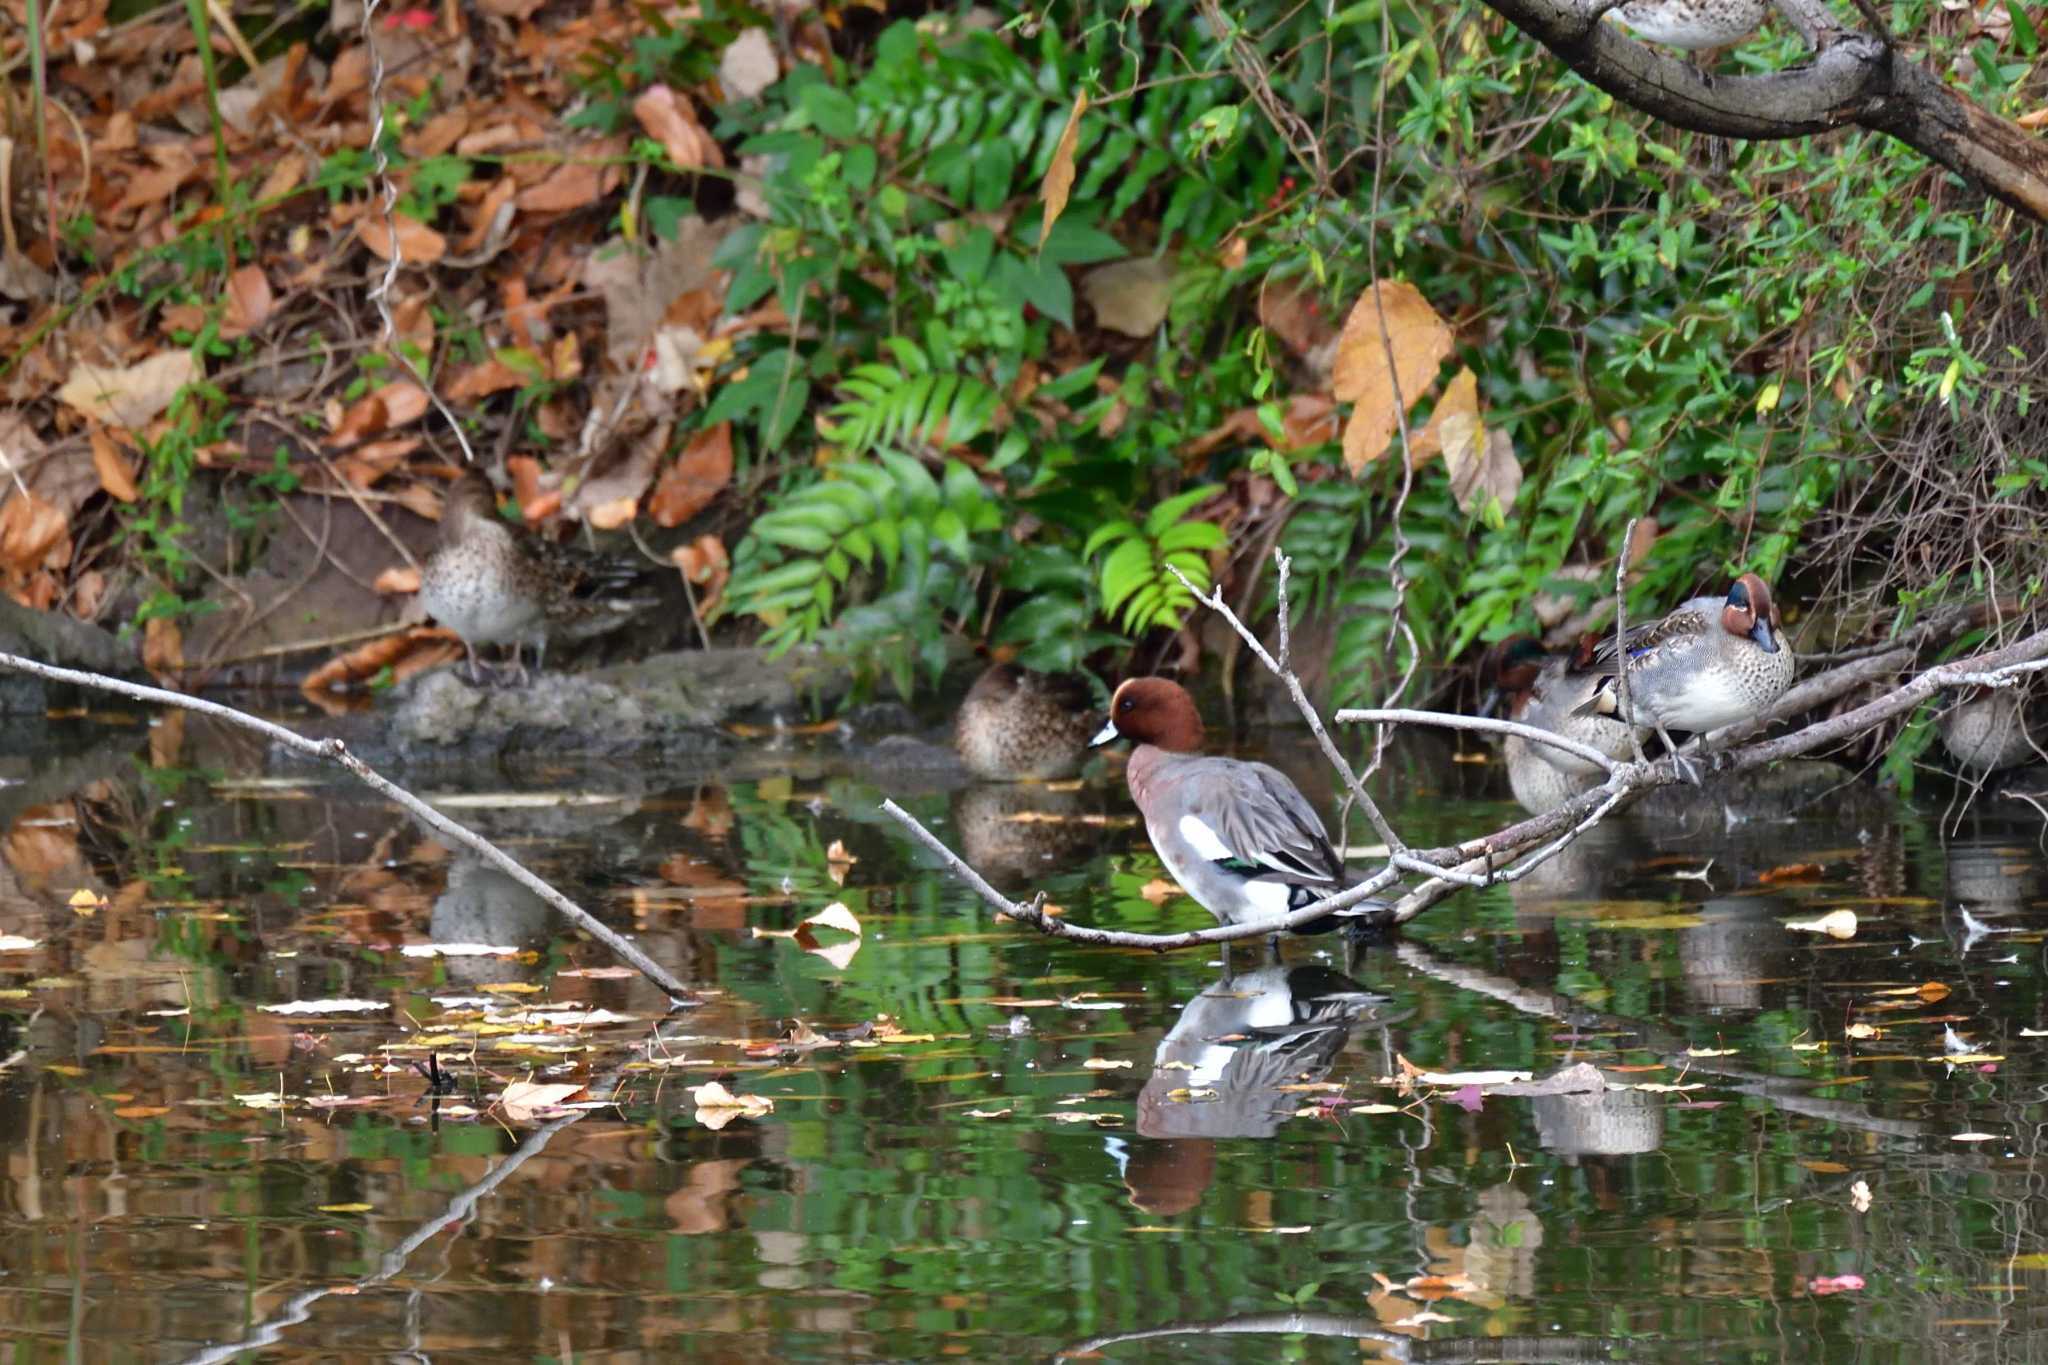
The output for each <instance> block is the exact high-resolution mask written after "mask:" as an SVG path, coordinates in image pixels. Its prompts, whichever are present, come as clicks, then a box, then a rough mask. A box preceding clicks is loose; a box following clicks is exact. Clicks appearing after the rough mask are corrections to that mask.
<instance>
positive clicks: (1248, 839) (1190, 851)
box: [1095, 678, 1383, 934]
mask: <svg viewBox="0 0 2048 1365" xmlns="http://www.w3.org/2000/svg"><path fill="white" fill-rule="evenodd" d="M1119 738H1122V739H1131V740H1136V741H1137V744H1138V747H1137V748H1136V749H1135V750H1134V751H1133V752H1132V754H1131V760H1130V764H1129V766H1128V767H1127V768H1126V769H1125V779H1126V780H1127V781H1128V782H1129V783H1130V788H1131V798H1132V799H1133V800H1134V801H1136V802H1137V803H1138V810H1139V813H1140V814H1142V815H1143V816H1144V817H1145V832H1146V833H1147V834H1148V835H1150V836H1151V839H1152V849H1153V851H1154V852H1155V853H1157V854H1158V855H1159V861H1160V862H1161V863H1163V864H1165V866H1166V871H1167V873H1168V874H1169V875H1170V876H1172V878H1173V879H1174V880H1175V881H1177V882H1179V883H1180V885H1181V889H1183V890H1184V891H1186V892H1187V893H1188V894H1189V895H1190V896H1192V897H1194V898H1195V900H1196V901H1197V902H1199V903H1200V904H1201V906H1202V907H1203V908H1204V909H1206V910H1207V911H1208V912H1209V913H1210V914H1212V915H1214V916H1215V917H1216V922H1217V923H1219V924H1250V923H1254V922H1256V921H1259V920H1266V919H1274V918H1277V917H1278V916H1281V915H1285V914H1287V913H1289V912H1290V911H1294V910H1299V909H1301V908H1303V907H1304V906H1308V905H1312V904H1314V903H1315V902H1316V901H1319V900H1321V899H1323V898H1324V897H1325V896H1329V895H1333V894H1335V893H1336V892H1338V891H1341V890H1343V889H1344V888H1345V887H1347V886H1349V885H1350V884H1351V881H1352V878H1351V875H1350V874H1349V872H1347V871H1346V869H1345V867H1344V862H1343V859H1341V858H1339V857H1338V856H1337V852H1336V850H1335V849H1333V848H1332V847H1331V846H1330V837H1329V835H1328V834H1327V833H1325V832H1324V829H1323V821H1322V817H1321V816H1319V815H1318V814H1316V810H1315V807H1314V806H1311V805H1310V804H1309V802H1308V798H1307V797H1305V796H1303V795H1302V794H1301V792H1300V790H1299V789H1298V788H1297V787H1296V786H1295V785H1294V784H1293V783H1292V782H1290V781H1288V779H1287V777H1286V775H1285V774H1283V773H1282V772H1280V770H1279V769H1277V768H1273V767H1270V766H1268V765H1267V764H1264V763H1253V762H1248V761H1246V760H1243V759H1236V758H1222V757H1215V756H1208V755H1204V754H1202V753H1201V752H1200V749H1201V746H1202V717H1201V713H1200V712H1199V711H1197V710H1196V709H1195V702H1194V698H1192V697H1190V696H1189V695H1188V694H1187V691H1186V689H1185V688H1183V687H1181V686H1180V685H1179V684H1178V683H1175V682H1171V681H1169V680H1167V679H1165V678H1132V679H1130V680H1128V681H1126V682H1125V683H1124V684H1123V685H1122V686H1121V687H1119V688H1117V690H1116V695H1115V696H1114V697H1112V698H1111V699H1110V703H1109V720H1108V722H1107V723H1106V724H1105V725H1104V726H1103V727H1102V729H1101V731H1100V732H1099V733H1098V734H1097V735H1096V736H1095V743H1097V744H1107V743H1110V742H1111V741H1112V740H1116V739H1119ZM1382 908H1383V907H1381V906H1378V905H1374V904H1371V903H1361V904H1360V905H1358V906H1354V907H1350V908H1349V909H1346V910H1339V911H1335V912H1333V913H1332V914H1330V915H1327V916H1324V917H1323V918H1320V919H1316V920H1312V921H1310V922H1309V923H1307V924H1303V925H1297V926H1296V927H1295V928H1294V930H1293V932H1295V933H1297V934H1303V933H1307V934H1316V933H1324V932H1326V931H1328V930H1331V929H1334V928H1336V927H1337V926H1338V925H1339V924H1341V923H1343V922H1345V921H1346V920H1355V919H1358V918H1361V917H1363V916H1367V915H1371V914H1373V913H1375V912H1376V911H1378V910H1380V909H1382Z"/></svg>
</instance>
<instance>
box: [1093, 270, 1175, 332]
mask: <svg viewBox="0 0 2048 1365" xmlns="http://www.w3.org/2000/svg"><path fill="white" fill-rule="evenodd" d="M1081 295H1082V297H1084V298H1086V299H1087V300H1088V306H1089V307H1090V308H1092V309H1094V310H1095V321H1096V324H1097V325H1098V326H1102V327H1107V328H1108V329H1109V330H1110V331H1112V332H1121V333H1123V335H1125V336H1127V337H1148V336H1151V335H1152V334H1153V333H1154V332H1156V331H1158V330H1159V324H1160V323H1162V322H1165V321H1166V310H1167V306H1168V305H1169V304H1171V303H1172V302H1173V267H1172V266H1170V265H1168V264H1167V263H1166V262H1165V261H1162V260H1160V259H1159V258H1158V257H1156V256H1140V257H1138V258H1136V259H1134V260H1128V261H1111V262H1110V263H1109V264H1108V265H1101V266H1097V267H1096V268H1095V269H1093V270H1091V271H1089V272H1088V273H1087V274H1086V275H1083V276H1082V277H1081Z"/></svg>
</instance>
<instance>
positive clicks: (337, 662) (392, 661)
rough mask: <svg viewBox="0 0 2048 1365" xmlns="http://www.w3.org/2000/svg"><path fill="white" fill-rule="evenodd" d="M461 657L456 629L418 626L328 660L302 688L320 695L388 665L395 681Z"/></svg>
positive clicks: (364, 679) (373, 674) (366, 678)
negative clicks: (455, 633) (447, 629)
mask: <svg viewBox="0 0 2048 1365" xmlns="http://www.w3.org/2000/svg"><path fill="white" fill-rule="evenodd" d="M462 656H463V651H462V641H461V640H459V639H457V638H456V637H455V635H454V634H453V632H450V631H446V630H441V629H439V628H435V627H427V626H415V627H413V628H412V629H411V630H402V631H398V632H396V633H395V634H391V635H385V636H380V637H379V638H377V639H375V640H371V641H370V642H369V643H367V644H362V645H358V646H356V647H355V648H354V649H352V650H349V651H348V652H347V653H345V654H340V655H337V656H335V657H334V658H332V659H329V660H328V661H327V662H326V663H324V664H322V665H320V667H318V668H316V669H314V670H313V671H312V672H311V673H308V674H307V675H306V679H305V681H304V682H302V683H300V684H299V690H300V691H302V692H304V693H305V694H306V695H308V696H319V695H321V694H324V693H327V692H332V691H335V690H337V689H340V688H342V687H345V686H347V685H349V684H351V683H364V682H368V681H369V680H371V679H373V678H375V677H377V676H378V675H380V674H381V673H383V672H384V670H385V669H387V668H388V669H390V670H391V678H392V680H393V681H394V682H397V681H402V680H404V679H406V678H410V677H412V676H413V675H414V674H417V673H424V672H425V671H426V670H428V669H430V668H439V667H440V666H441V665H442V664H446V663H453V662H455V661H456V660H457V659H460V658H461V657H462Z"/></svg>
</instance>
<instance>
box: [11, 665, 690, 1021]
mask: <svg viewBox="0 0 2048 1365" xmlns="http://www.w3.org/2000/svg"><path fill="white" fill-rule="evenodd" d="M0 669H6V670H9V671H11V672H15V673H27V674H29V675H30V676H32V677H37V678H44V679H47V680H48V681H50V682H59V683H67V684H69V685H70V686H73V687H87V688H91V689H93V690H94V691H98V692H112V693H114V694H115V695H117V696H122V697H128V698H130V699H132V700H134V701H139V702H147V703H149V704H150V705H152V706H175V707H178V708H179V709H180V710H185V711H197V712H198V713H199V714H200V715H203V716H212V717H213V718H214V719H216V720H224V721H227V722H228V723H229V724H231V725H239V726H241V727H242V728H243V729H245V730H253V731H255V732H256V733H257V734H259V735H262V736H263V737H265V738H266V739H269V740H270V741H272V742H273V743H276V744H281V745H283V746H284V747H285V748H287V749H291V750H293V751H295V752H297V753H301V754H304V755H305V756H306V757H308V758H317V759H323V760H325V761H326V762H329V763H337V764H340V765H341V766H342V767H343V768H346V769H347V770H348V771H349V772H350V773H351V774H353V775H354V776H355V778H356V780H357V781H359V782H361V783H362V784H363V785H364V786H366V787H368V788H369V789H370V790H371V791H374V792H376V793H377V794H378V795H379V796H382V797H383V798H384V799H385V800H387V801H390V802H392V803H393V804H395V805H397V806H399V807H401V808H403V809H404V810H405V811H406V813H407V814H409V815H411V816H412V817H413V818H414V819H416V820H418V821H419V822H420V823H421V824H423V825H425V826H426V827H427V828H429V829H431V830H433V831H434V832H435V833H436V834H441V835H446V836H447V837H448V838H450V839H453V840H454V841H455V842H456V843H458V844H460V845H462V846H463V847H464V848H466V849H468V850H470V851H471V852H472V853H475V854H476V855H477V856H479V857H481V858H482V859H483V860H484V861H485V862H487V863H489V864H490V865H491V866H493V867H495V868H497V869H498V870H499V871H500V872H502V873H504V874H505V875H506V876H508V877H510V878H511V879H512V880H513V881H516V882H518V883H519V884H520V885H521V886H523V887H525V888H526V889H527V890H528V891H531V892H533V894H534V895H536V896H539V897H540V898H541V899H542V900H544V901H546V902H547V903H548V904H549V905H552V906H553V907H554V908H555V909H557V910H559V911H560V912H561V913H562V915H563V916H564V917H565V918H567V919H568V920H569V921H570V923H572V924H574V925H575V926H576V927H577V928H579V929H581V930H582V931H583V932H584V933H586V934H589V935H590V936H591V937H592V938H595V939H597V940H598V941H600V942H601V943H603V944H604V945H605V946H606V947H608V948H610V949H611V950H612V951H613V952H615V953H617V954H618V955H619V956H620V957H622V958H624V959H625V960H626V961H627V962H629V963H631V964H632V965H633V966H634V967H635V968H637V969H638V970H639V972H640V974H641V975H643V976H645V977H646V978H647V979H648V980H649V981H652V982H653V983H654V984H655V985H657V986H659V987H661V989H663V990H664V991H667V992H668V994H669V996H670V998H671V999H673V1000H676V1001H679V1002H680V1001H687V1000H689V999H690V991H689V988H688V987H686V986H684V985H683V983H682V982H681V981H678V980H677V979H676V978H675V977H674V976H673V975H671V974H670V973H669V970H668V969H667V968H666V967H664V966H662V965H661V964H660V963H659V962H656V961H655V960H654V959H653V958H651V957H649V956H648V955H647V954H646V953H645V952H643V951H642V950H641V949H640V948H638V947H637V946H635V945H634V944H633V943H632V941H631V940H629V939H627V938H625V937H623V936H622V935H620V934H619V932H618V931H617V930H615V929H613V928H611V927H610V926H609V925H607V924H605V923H604V922H603V921H601V920H599V919H598V918H597V917H596V916H594V915H592V914H591V913H590V912H589V911H588V910H585V909H584V908H583V907H582V906H580V905H578V904H576V902H574V901H572V900H570V899H569V898H568V897H567V896H565V895H563V894H562V893H561V892H559V891H557V890H555V888H554V887H552V886H550V885H548V884H547V883H546V882H544V881H542V880H541V879H540V878H539V877H538V876H535V875H534V874H533V873H532V872H530V871H528V870H527V869H526V867H525V866H523V865H522V864H520V863H519V862H518V861H516V860H515V859H513V858H512V857H510V856H509V855H507V854H506V853H504V852H503V851H501V850H500V849H499V848H498V846H497V845H496V844H493V843H492V842H491V841H490V840H488V839H486V838H484V837H483V836H482V835H481V834H478V833H476V832H475V831H474V830H472V829H470V828H469V827H468V826H466V825H462V824H459V823H457V822H456V821H454V820H451V819H449V818H448V817H447V816H446V815H443V814H442V813H441V812H440V811H437V810H435V809H434V808H433V807H432V806H430V805H428V804H427V803H426V802H424V801H422V800H420V799H419V798H418V797H417V796H414V795H413V794H412V793H411V792H409V791H407V790H406V789H405V788H403V787H401V786H399V785H398V784H397V783H396V782H393V781H392V780H391V779H390V778H387V777H385V776H384V775H383V774H382V773H380V772H378V771H377V770H376V769H375V768H372V767H371V766H370V765H369V764H367V763H365V762H363V761H362V760H361V759H360V758H357V757H356V756H355V755H354V754H352V753H350V752H349V750H348V746H347V745H345V744H343V743H342V742H341V741H340V740H338V739H327V740H319V739H308V738H306V737H305V736H304V735H301V734H299V733H297V732H296V731H293V730H288V729H286V728H285V727H284V726H282V725H276V724H273V723H272V722H270V721H267V720H262V719H259V718H258V717H256V716H252V715H250V714H249V713H248V712H246V711H238V710H236V709H235V708H234V707H232V706H225V705H222V704H221V703H220V702H216V701H206V700H204V699H203V698H200V697H188V696H186V695H185V694H183V693H182V692H166V691H165V690H163V689H162V688H160V687H146V686H144V685H142V684H141V683H131V682H125V681H123V680H122V679H120V678H109V677H107V676H106V675H105V674H102V673H86V672H83V671H81V670H78V669H71V668H58V667H56V666H55V665H54V664H46V663H39V662H37V661H36V660H34V659H24V658H22V657H20V656H19V655H16V654H0Z"/></svg>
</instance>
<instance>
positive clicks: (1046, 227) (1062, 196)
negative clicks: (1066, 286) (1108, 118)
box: [1038, 90, 1088, 248]
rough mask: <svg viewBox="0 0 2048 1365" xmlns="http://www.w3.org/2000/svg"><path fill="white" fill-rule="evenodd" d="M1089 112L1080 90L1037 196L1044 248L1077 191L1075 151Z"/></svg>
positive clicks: (1083, 93)
mask: <svg viewBox="0 0 2048 1365" xmlns="http://www.w3.org/2000/svg"><path fill="white" fill-rule="evenodd" d="M1087 109H1088V92H1087V91H1085V90H1082V91H1078V92H1077V93H1076V94H1075V95H1074V108H1073V111H1072V112H1071V113H1069V114H1068V115H1067V126H1066V128H1065V129H1063V130H1062V131H1061V133H1060V140H1059V145H1058V146H1056V147H1054V148H1053V150H1052V161H1051V162H1050V163H1048V164H1047V166H1046V168H1045V179H1044V181H1043V182H1041V184H1040V185H1039V190H1038V197H1039V198H1040V199H1042V200H1044V201H1045V213H1044V214H1043V216H1042V217H1040V219H1039V222H1038V241H1039V245H1040V247H1041V248H1043V246H1044V244H1045V239H1046V237H1047V236H1049V235H1050V234H1051V232H1052V225H1053V224H1054V223H1057V222H1058V221H1059V219H1060V215H1061V214H1062V213H1065V212H1066V211H1067V196H1068V195H1070V194H1072V193H1073V192H1074V149H1075V148H1076V147H1077V146H1079V145H1080V141H1081V115H1082V114H1083V113H1085V112H1086V111H1087Z"/></svg>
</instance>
